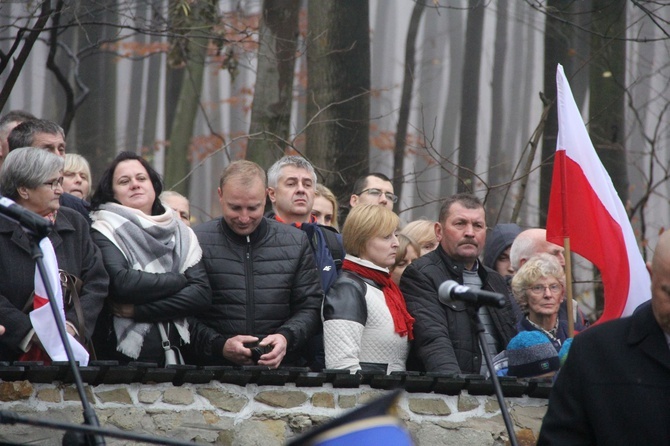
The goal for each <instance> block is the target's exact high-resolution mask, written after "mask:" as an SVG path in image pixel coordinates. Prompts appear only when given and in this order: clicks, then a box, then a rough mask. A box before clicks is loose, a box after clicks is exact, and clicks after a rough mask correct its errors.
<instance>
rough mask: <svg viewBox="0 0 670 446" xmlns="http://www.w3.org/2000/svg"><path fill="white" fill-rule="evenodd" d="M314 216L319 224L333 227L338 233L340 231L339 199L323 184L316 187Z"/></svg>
mask: <svg viewBox="0 0 670 446" xmlns="http://www.w3.org/2000/svg"><path fill="white" fill-rule="evenodd" d="M312 215H313V216H314V218H316V222H317V223H318V224H320V225H323V226H332V227H333V228H335V229H337V230H338V231H339V230H340V228H339V227H338V226H337V198H335V194H333V193H332V192H331V190H330V189H328V188H327V187H326V186H324V185H323V184H317V185H316V191H315V193H314V205H313V206H312Z"/></svg>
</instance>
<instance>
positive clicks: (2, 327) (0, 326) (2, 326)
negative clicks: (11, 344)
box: [0, 325, 5, 336]
mask: <svg viewBox="0 0 670 446" xmlns="http://www.w3.org/2000/svg"><path fill="white" fill-rule="evenodd" d="M3 334H5V326H4V325H0V336H2V335H3Z"/></svg>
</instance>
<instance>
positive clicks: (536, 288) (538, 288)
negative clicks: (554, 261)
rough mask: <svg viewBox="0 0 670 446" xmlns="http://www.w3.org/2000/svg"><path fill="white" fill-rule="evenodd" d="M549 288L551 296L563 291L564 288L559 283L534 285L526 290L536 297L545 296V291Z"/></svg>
mask: <svg viewBox="0 0 670 446" xmlns="http://www.w3.org/2000/svg"><path fill="white" fill-rule="evenodd" d="M547 288H549V291H550V292H551V294H554V295H555V294H558V293H560V292H561V291H563V286H562V285H561V284H559V283H552V284H551V285H533V286H531V287H528V288H526V289H527V290H528V291H530V292H531V293H532V294H534V295H536V296H542V295H544V290H546V289H547Z"/></svg>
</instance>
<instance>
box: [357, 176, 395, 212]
mask: <svg viewBox="0 0 670 446" xmlns="http://www.w3.org/2000/svg"><path fill="white" fill-rule="evenodd" d="M397 201H398V196H397V195H395V194H394V193H393V183H391V180H390V179H389V178H388V177H387V176H386V175H384V174H383V173H377V172H374V173H370V174H368V175H366V176H364V177H361V178H359V179H358V180H356V183H355V184H354V193H353V194H351V198H350V199H349V205H350V206H351V207H352V208H353V207H354V206H356V205H358V204H381V205H382V206H386V207H387V208H389V209H391V210H393V205H394V204H395V203H396V202H397Z"/></svg>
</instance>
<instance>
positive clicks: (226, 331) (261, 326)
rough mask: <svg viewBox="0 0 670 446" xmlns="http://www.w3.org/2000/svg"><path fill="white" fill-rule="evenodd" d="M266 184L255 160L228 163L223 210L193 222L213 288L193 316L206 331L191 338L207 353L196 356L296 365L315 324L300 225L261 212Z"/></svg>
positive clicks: (311, 274) (308, 254)
mask: <svg viewBox="0 0 670 446" xmlns="http://www.w3.org/2000/svg"><path fill="white" fill-rule="evenodd" d="M266 183H267V180H266V175H265V172H264V171H263V169H262V168H261V167H260V166H258V165H257V164H255V163H252V162H250V161H235V162H233V163H231V164H230V165H229V166H228V167H226V168H225V169H224V171H223V174H222V176H221V180H220V183H219V188H218V194H219V202H220V203H221V211H222V213H223V217H222V218H217V219H214V220H211V221H209V222H207V223H203V224H201V225H199V226H197V227H196V228H195V233H196V235H197V236H198V240H199V242H200V246H201V247H202V250H203V263H204V265H205V269H206V271H207V275H208V277H209V282H210V285H211V288H212V306H211V307H210V309H209V310H208V311H206V312H205V313H204V314H202V315H200V316H199V317H198V319H199V321H200V322H202V323H203V324H204V325H206V326H207V327H209V329H210V330H208V331H209V333H207V334H206V335H205V336H202V337H201V336H198V337H197V338H198V340H197V341H196V342H198V343H200V342H202V341H203V340H204V344H201V345H199V346H198V347H197V351H199V352H202V351H210V352H213V354H211V355H208V357H207V358H200V360H199V362H201V363H210V364H222V365H230V364H236V365H251V364H258V365H263V366H268V367H272V368H276V367H278V366H279V365H280V364H283V365H287V364H289V365H291V364H293V365H295V361H297V359H298V358H299V357H300V353H301V350H302V349H303V347H304V346H305V344H306V343H307V340H308V339H310V338H311V337H312V336H314V335H315V334H316V333H317V331H318V330H319V327H320V315H319V311H320V309H321V302H322V300H323V291H322V289H321V281H320V275H319V271H318V269H317V267H316V263H315V261H314V254H313V252H312V249H311V247H310V245H309V241H308V239H307V236H306V235H305V233H304V232H303V231H301V230H300V229H297V228H295V227H292V226H290V225H285V224H282V223H280V222H277V221H274V220H270V219H267V218H265V217H264V216H263V211H264V207H265V201H266V187H267V184H266ZM211 331H214V332H216V333H217V335H216V336H212V335H211ZM256 343H257V345H256ZM203 345H204V347H203ZM255 346H258V347H260V348H261V350H260V351H259V350H258V349H255V348H254V347H255ZM221 351H222V352H223V360H222V359H221V355H220V353H219V352H221ZM259 352H260V353H261V354H260V355H259Z"/></svg>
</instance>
